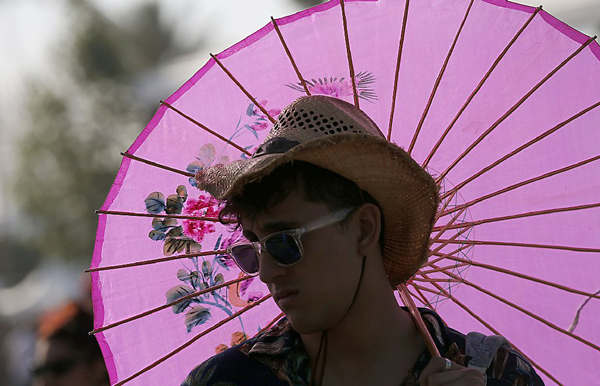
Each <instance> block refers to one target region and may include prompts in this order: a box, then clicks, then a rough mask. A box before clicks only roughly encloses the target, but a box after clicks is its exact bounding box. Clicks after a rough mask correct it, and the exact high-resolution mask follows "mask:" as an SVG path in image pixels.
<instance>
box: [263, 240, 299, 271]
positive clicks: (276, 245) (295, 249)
mask: <svg viewBox="0 0 600 386" xmlns="http://www.w3.org/2000/svg"><path fill="white" fill-rule="evenodd" d="M265 247H266V248H267V250H268V251H269V253H270V254H271V256H273V258H274V259H275V260H277V261H278V262H279V263H281V264H283V265H289V264H293V263H295V262H297V261H298V260H300V247H299V246H298V243H297V242H296V240H295V239H294V237H292V236H291V235H287V234H279V235H276V236H273V237H271V238H269V239H267V240H266V241H265Z"/></svg>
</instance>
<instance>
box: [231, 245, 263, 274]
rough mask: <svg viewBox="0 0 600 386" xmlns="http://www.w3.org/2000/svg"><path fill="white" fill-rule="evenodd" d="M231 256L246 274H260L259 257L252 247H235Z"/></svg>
mask: <svg viewBox="0 0 600 386" xmlns="http://www.w3.org/2000/svg"><path fill="white" fill-rule="evenodd" d="M231 255H232V257H233V258H234V259H235V261H236V262H237V263H238V265H239V266H240V267H241V268H242V270H244V271H246V273H256V272H258V257H257V256H256V251H255V250H254V247H252V245H236V246H233V247H232V248H231Z"/></svg>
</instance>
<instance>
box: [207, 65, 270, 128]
mask: <svg viewBox="0 0 600 386" xmlns="http://www.w3.org/2000/svg"><path fill="white" fill-rule="evenodd" d="M210 57H211V58H213V60H214V61H215V62H216V63H217V64H218V65H219V67H221V69H222V70H223V71H224V72H225V73H226V74H227V76H228V77H229V79H231V80H232V81H233V83H235V85H236V86H238V87H239V89H240V90H241V91H242V92H243V93H244V94H245V95H246V96H247V97H248V99H250V100H251V101H252V103H254V106H256V107H258V108H259V109H260V111H262V113H263V114H265V116H266V117H267V118H269V121H271V123H273V124H274V123H275V119H274V118H273V117H272V116H271V115H270V114H269V112H268V111H267V110H265V108H264V107H263V106H262V105H261V104H260V103H258V101H257V100H256V99H255V98H254V97H253V96H252V95H251V94H250V93H249V92H248V90H246V89H245V88H244V86H242V84H241V83H240V82H239V81H238V80H237V79H236V78H235V77H234V76H233V74H232V73H231V72H229V70H228V69H227V68H226V67H225V66H224V65H223V63H221V61H220V60H219V59H218V58H217V57H216V56H215V55H213V54H210Z"/></svg>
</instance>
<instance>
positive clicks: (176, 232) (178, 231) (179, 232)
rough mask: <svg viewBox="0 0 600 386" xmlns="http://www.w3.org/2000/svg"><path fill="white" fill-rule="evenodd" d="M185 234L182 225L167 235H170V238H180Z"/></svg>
mask: <svg viewBox="0 0 600 386" xmlns="http://www.w3.org/2000/svg"><path fill="white" fill-rule="evenodd" d="M182 234H183V227H182V226H181V225H180V226H178V227H175V228H173V229H171V230H170V231H169V232H168V233H167V235H169V236H170V237H179V236H181V235H182Z"/></svg>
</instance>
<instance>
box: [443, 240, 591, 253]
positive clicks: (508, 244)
mask: <svg viewBox="0 0 600 386" xmlns="http://www.w3.org/2000/svg"><path fill="white" fill-rule="evenodd" d="M437 242H442V243H446V244H467V245H495V246H503V247H504V246H506V247H524V248H541V249H558V250H563V251H574V252H591V253H600V249H599V248H584V247H572V246H567V245H549V244H528V243H513V242H506V241H481V240H458V241H456V240H438V241H436V243H437Z"/></svg>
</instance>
